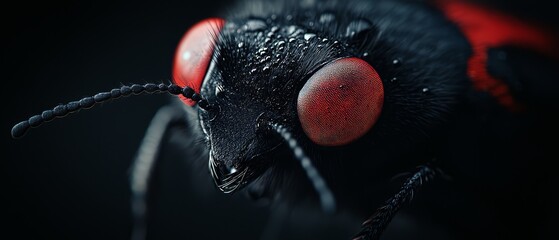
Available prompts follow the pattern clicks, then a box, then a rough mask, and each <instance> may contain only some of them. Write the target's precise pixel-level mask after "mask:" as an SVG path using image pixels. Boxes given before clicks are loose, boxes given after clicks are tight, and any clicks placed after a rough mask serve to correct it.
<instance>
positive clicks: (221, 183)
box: [208, 151, 265, 193]
mask: <svg viewBox="0 0 559 240" xmlns="http://www.w3.org/2000/svg"><path fill="white" fill-rule="evenodd" d="M209 155H210V157H209V161H208V167H209V169H210V174H211V176H212V178H213V180H214V183H215V185H216V186H217V187H218V188H219V190H221V191H222V192H224V193H233V192H235V191H236V190H239V189H242V188H243V187H245V186H246V185H247V184H248V183H250V182H252V181H253V180H254V179H256V178H257V177H259V176H260V175H261V174H262V173H263V172H264V169H265V168H263V167H262V166H261V165H262V164H256V162H261V161H252V160H254V158H252V159H251V161H245V163H244V164H239V165H236V166H234V167H227V166H226V164H223V163H219V162H217V161H216V160H215V157H214V154H213V152H212V151H210V154H209ZM253 163H254V164H253Z"/></svg>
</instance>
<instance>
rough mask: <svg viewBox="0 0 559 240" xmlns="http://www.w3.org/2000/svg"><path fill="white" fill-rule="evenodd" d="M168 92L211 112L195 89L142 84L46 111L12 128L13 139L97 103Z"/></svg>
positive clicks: (171, 85) (208, 105) (116, 89)
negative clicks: (181, 96) (190, 100)
mask: <svg viewBox="0 0 559 240" xmlns="http://www.w3.org/2000/svg"><path fill="white" fill-rule="evenodd" d="M163 92H168V93H170V94H173V95H179V94H181V95H183V96H184V97H186V98H189V99H192V101H195V102H197V103H198V107H200V108H202V109H204V110H209V109H210V108H211V106H210V104H209V103H208V101H206V100H205V99H203V98H202V96H200V94H198V93H195V92H194V89H192V88H190V87H184V88H182V87H179V86H178V85H175V84H169V85H167V84H163V83H161V84H155V83H147V84H144V85H140V84H133V85H131V86H122V87H120V88H115V89H112V90H111V91H108V92H101V93H97V94H95V95H94V96H91V97H85V98H82V99H81V100H79V101H73V102H69V103H67V104H60V105H58V106H56V107H55V108H53V109H52V110H46V111H44V112H42V113H41V114H39V115H35V116H32V117H30V118H29V119H28V120H26V121H22V122H20V123H18V124H16V125H15V126H14V127H13V128H12V137H13V138H21V137H23V135H25V133H26V132H27V131H28V130H29V129H31V128H35V127H39V126H40V125H41V124H43V123H45V122H49V121H52V120H53V119H55V118H62V117H65V116H66V115H68V114H70V113H74V112H77V111H79V110H82V109H89V108H92V107H93V106H94V105H95V104H97V103H102V102H105V101H108V100H112V99H117V98H120V97H128V96H131V95H140V94H155V93H163Z"/></svg>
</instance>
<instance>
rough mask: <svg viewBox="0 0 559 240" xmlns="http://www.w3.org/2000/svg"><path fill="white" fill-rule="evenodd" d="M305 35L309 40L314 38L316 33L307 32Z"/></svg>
mask: <svg viewBox="0 0 559 240" xmlns="http://www.w3.org/2000/svg"><path fill="white" fill-rule="evenodd" d="M303 37H304V38H305V40H307V41H308V40H309V39H311V38H313V37H316V34H314V33H305V35H304V36H303Z"/></svg>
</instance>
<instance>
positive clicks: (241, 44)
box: [237, 42, 245, 48]
mask: <svg viewBox="0 0 559 240" xmlns="http://www.w3.org/2000/svg"><path fill="white" fill-rule="evenodd" d="M244 45H245V44H244V43H243V42H240V43H239V44H237V47H239V48H242V47H243V46H244Z"/></svg>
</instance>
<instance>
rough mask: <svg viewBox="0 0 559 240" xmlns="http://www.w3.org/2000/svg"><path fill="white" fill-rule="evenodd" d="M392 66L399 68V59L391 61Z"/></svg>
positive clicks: (400, 62)
mask: <svg viewBox="0 0 559 240" xmlns="http://www.w3.org/2000/svg"><path fill="white" fill-rule="evenodd" d="M392 64H393V65H394V66H400V64H402V61H400V59H397V58H396V59H394V60H392Z"/></svg>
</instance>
